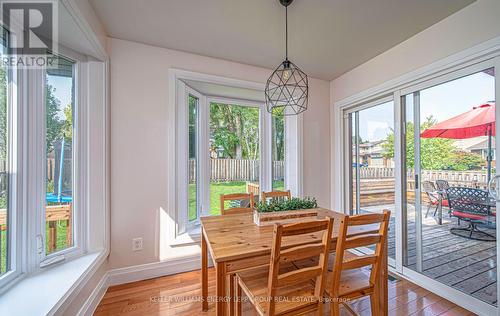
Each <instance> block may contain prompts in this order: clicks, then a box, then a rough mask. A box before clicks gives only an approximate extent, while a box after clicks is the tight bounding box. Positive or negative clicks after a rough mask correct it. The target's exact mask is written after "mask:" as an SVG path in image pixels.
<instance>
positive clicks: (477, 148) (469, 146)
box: [453, 136, 496, 162]
mask: <svg viewBox="0 0 500 316" xmlns="http://www.w3.org/2000/svg"><path fill="white" fill-rule="evenodd" d="M453 145H454V146H455V147H458V148H460V149H461V150H465V151H468V152H471V153H475V154H478V155H480V156H481V157H483V159H484V160H486V157H487V155H488V136H480V137H474V138H467V139H460V140H457V141H455V142H454V143H453ZM491 148H492V158H493V159H492V161H493V162H495V157H496V153H495V137H492V139H491Z"/></svg>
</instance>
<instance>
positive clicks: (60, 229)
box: [0, 221, 67, 274]
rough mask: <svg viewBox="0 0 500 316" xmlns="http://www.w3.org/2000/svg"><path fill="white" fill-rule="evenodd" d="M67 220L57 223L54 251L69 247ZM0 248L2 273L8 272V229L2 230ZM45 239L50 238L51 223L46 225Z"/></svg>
mask: <svg viewBox="0 0 500 316" xmlns="http://www.w3.org/2000/svg"><path fill="white" fill-rule="evenodd" d="M66 230H67V227H66V221H59V222H58V223H57V235H56V237H57V241H56V249H55V250H54V251H58V250H62V249H64V248H66V247H67V245H66ZM0 240H1V243H0V247H1V248H0V249H1V251H0V252H1V254H2V256H1V257H0V274H2V273H5V272H6V266H7V230H3V231H1V232H0ZM45 240H49V224H47V226H46V235H45ZM45 250H46V251H47V253H48V251H49V249H48V246H47V245H46V248H45Z"/></svg>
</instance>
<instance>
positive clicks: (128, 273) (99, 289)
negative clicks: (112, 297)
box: [78, 255, 201, 316]
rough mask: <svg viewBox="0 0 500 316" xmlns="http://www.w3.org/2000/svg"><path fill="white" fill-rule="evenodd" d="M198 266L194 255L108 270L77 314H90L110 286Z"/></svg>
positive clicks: (194, 268)
mask: <svg viewBox="0 0 500 316" xmlns="http://www.w3.org/2000/svg"><path fill="white" fill-rule="evenodd" d="M200 267H201V260H200V255H195V256H189V257H183V258H179V259H172V260H168V261H160V262H153V263H147V264H141V265H137V266H131V267H126V268H120V269H113V270H109V271H107V272H106V273H105V274H104V275H103V277H102V278H101V280H100V281H99V283H98V284H97V286H96V287H95V289H94V290H93V291H92V294H91V295H90V296H89V298H88V299H87V300H86V301H85V303H84V304H83V306H82V308H80V311H79V312H78V316H91V315H92V314H93V313H94V311H95V310H96V308H97V306H98V305H99V302H100V301H101V300H102V298H103V297H104V294H106V291H107V289H108V287H110V286H113V285H119V284H125V283H130V282H136V281H141V280H147V279H152V278H157V277H162V276H166V275H172V274H177V273H182V272H187V271H193V270H199V269H200Z"/></svg>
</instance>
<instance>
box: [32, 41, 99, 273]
mask: <svg viewBox="0 0 500 316" xmlns="http://www.w3.org/2000/svg"><path fill="white" fill-rule="evenodd" d="M58 56H61V57H63V58H65V59H68V60H70V61H73V62H74V64H73V81H74V83H73V89H74V91H73V93H74V95H73V99H74V103H75V104H74V111H75V113H74V115H73V120H74V121H73V133H74V134H73V166H72V167H73V192H74V194H73V209H72V212H73V214H72V216H73V217H72V220H73V233H72V234H73V246H72V247H68V248H65V249H61V250H60V251H55V252H53V253H50V254H47V253H46V240H45V239H46V238H45V236H46V235H45V234H46V230H45V225H46V221H45V205H46V204H45V203H46V202H45V194H46V165H47V162H46V159H47V157H46V147H45V123H46V122H45V120H46V118H45V78H46V71H45V70H44V69H32V70H29V71H26V70H24V71H23V73H25V75H26V84H25V87H24V89H25V91H24V93H25V95H26V98H25V102H23V103H25V104H24V105H23V106H24V107H25V108H26V109H28V108H29V109H31V111H27V113H28V114H27V117H26V119H27V122H28V124H27V126H26V127H25V133H26V134H27V137H26V139H27V142H28V148H27V153H26V155H25V156H24V160H25V163H26V168H27V169H29V170H32V171H31V172H30V173H29V174H30V176H29V177H26V178H25V179H24V181H25V183H26V190H27V192H28V193H27V194H28V195H27V196H26V204H25V205H26V207H25V208H24V213H25V215H26V218H33V219H34V220H33V221H27V222H26V225H27V226H26V227H27V228H26V232H27V236H28V241H27V242H26V249H27V251H26V257H25V259H24V260H23V261H25V270H26V272H28V273H34V272H38V271H41V270H43V269H44V268H46V267H49V266H52V265H54V264H56V263H59V262H62V261H67V260H71V259H73V258H76V257H79V256H82V255H84V254H85V253H86V251H87V243H88V241H87V239H88V238H87V231H88V230H89V227H88V226H87V215H88V214H89V210H88V207H87V205H88V201H87V200H88V193H87V192H88V187H87V185H88V172H89V163H90V161H89V159H88V146H89V142H88V133H89V125H88V124H89V122H88V107H87V106H80V105H81V104H83V105H85V104H86V102H87V99H86V94H87V93H88V88H87V76H88V67H84V65H83V63H86V62H87V59H86V57H85V56H83V55H81V54H78V53H76V52H74V51H72V50H70V49H68V48H64V47H61V46H60V48H59V52H58ZM30 104H32V105H34V106H31V108H30V107H29V105H30ZM27 157H35V158H34V159H33V158H32V159H28V158H27Z"/></svg>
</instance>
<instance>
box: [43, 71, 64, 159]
mask: <svg viewBox="0 0 500 316" xmlns="http://www.w3.org/2000/svg"><path fill="white" fill-rule="evenodd" d="M55 90H56V89H55V88H53V87H52V86H51V85H50V84H49V83H48V80H45V120H46V121H45V124H46V136H45V142H46V149H47V152H50V151H52V150H53V149H54V144H55V142H56V141H57V140H58V139H61V138H62V137H63V133H62V132H63V126H64V122H63V120H62V119H61V117H60V114H59V111H60V106H61V101H59V99H57V98H56V97H55V95H54V92H55Z"/></svg>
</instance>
